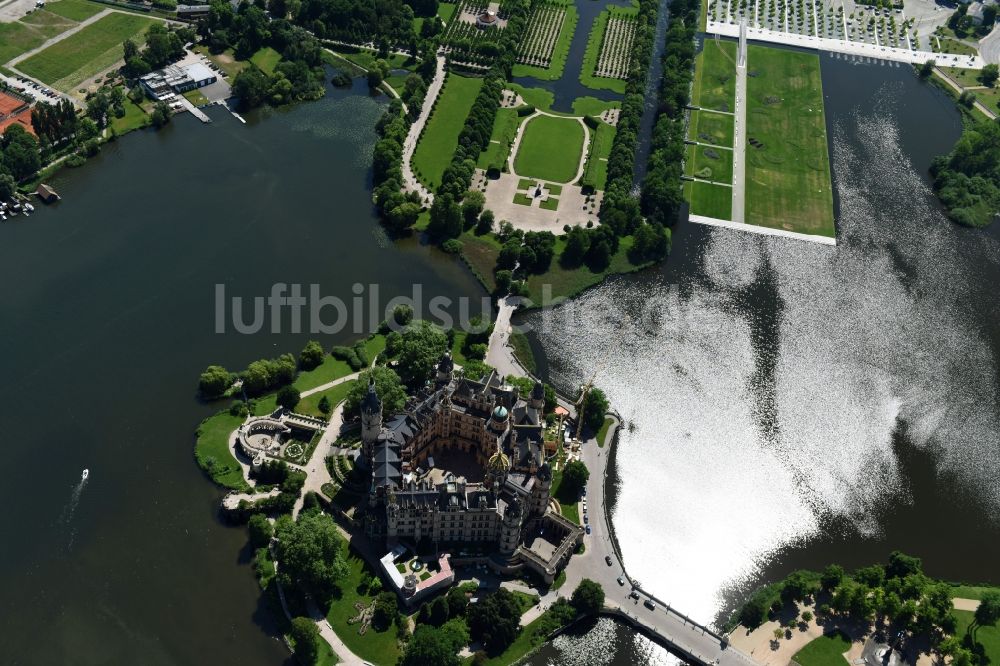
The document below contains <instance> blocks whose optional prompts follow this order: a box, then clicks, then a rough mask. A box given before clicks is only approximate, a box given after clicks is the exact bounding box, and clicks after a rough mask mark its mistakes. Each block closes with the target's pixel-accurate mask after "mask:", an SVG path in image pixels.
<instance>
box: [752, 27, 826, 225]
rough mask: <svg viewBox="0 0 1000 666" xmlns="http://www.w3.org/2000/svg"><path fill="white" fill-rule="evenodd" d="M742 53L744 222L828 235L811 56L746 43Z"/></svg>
mask: <svg viewBox="0 0 1000 666" xmlns="http://www.w3.org/2000/svg"><path fill="white" fill-rule="evenodd" d="M747 59H748V67H749V69H752V70H754V71H756V72H757V76H754V77H750V78H749V79H748V81H747V97H748V99H747V137H746V141H747V146H746V221H747V222H748V223H750V224H757V225H761V226H765V227H772V228H777V229H787V230H789V231H797V232H800V233H807V234H817V235H822V236H834V235H836V232H835V228H834V221H833V188H832V186H831V183H830V156H829V152H828V149H827V140H826V121H825V119H824V114H823V84H822V80H821V78H820V67H819V56H818V55H816V54H815V53H802V52H798V51H787V50H784V49H781V50H779V49H771V48H766V47H763V46H756V45H752V46H750V48H749V53H748V55H747Z"/></svg>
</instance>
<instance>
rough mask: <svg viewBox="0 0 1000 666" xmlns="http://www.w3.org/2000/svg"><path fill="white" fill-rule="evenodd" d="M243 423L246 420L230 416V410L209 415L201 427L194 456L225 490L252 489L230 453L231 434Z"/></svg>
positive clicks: (199, 464) (200, 465)
mask: <svg viewBox="0 0 1000 666" xmlns="http://www.w3.org/2000/svg"><path fill="white" fill-rule="evenodd" d="M241 423H243V417H241V416H230V415H229V412H228V411H223V412H219V413H218V414H216V415H215V416H210V417H208V418H207V419H205V420H204V421H202V423H201V425H200V426H198V431H197V437H198V439H197V441H196V442H195V447H194V455H195V459H196V460H197V461H198V466H199V467H201V468H202V469H203V470H205V472H207V473H208V475H209V476H210V477H212V480H213V481H215V482H216V483H217V484H219V485H220V486H223V487H225V488H233V489H235V490H243V491H245V490H249V486H247V483H246V481H245V480H244V479H243V472H242V470H241V469H240V466H239V464H238V463H237V462H236V459H235V458H233V454H231V453H230V452H229V435H230V434H231V433H232V432H233V431H234V430H236V429H237V428H238V427H239V426H240V424H241Z"/></svg>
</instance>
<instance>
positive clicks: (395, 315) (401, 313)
mask: <svg viewBox="0 0 1000 666" xmlns="http://www.w3.org/2000/svg"><path fill="white" fill-rule="evenodd" d="M392 322H393V323H394V324H395V325H396V328H400V329H401V328H404V327H406V326H409V325H410V324H411V323H412V322H413V308H411V307H410V306H409V305H397V306H396V307H394V308H393V309H392Z"/></svg>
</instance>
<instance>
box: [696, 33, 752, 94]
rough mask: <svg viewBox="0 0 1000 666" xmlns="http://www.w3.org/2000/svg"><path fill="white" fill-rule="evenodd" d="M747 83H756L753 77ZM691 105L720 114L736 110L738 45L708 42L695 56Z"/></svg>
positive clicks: (725, 42) (727, 42) (709, 40)
mask: <svg viewBox="0 0 1000 666" xmlns="http://www.w3.org/2000/svg"><path fill="white" fill-rule="evenodd" d="M748 64H749V63H748ZM751 68H752V65H751ZM747 80H748V81H753V80H754V77H748V78H747ZM691 105H692V106H701V107H704V108H706V109H716V110H718V111H733V110H735V108H736V42H731V41H719V42H716V41H715V40H714V39H706V40H705V46H704V48H702V50H701V53H699V54H698V55H697V56H696V57H695V65H694V87H693V88H692V90H691Z"/></svg>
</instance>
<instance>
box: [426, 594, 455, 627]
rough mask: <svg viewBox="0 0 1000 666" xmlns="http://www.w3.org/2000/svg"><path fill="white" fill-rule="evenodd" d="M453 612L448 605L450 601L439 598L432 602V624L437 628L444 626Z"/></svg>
mask: <svg viewBox="0 0 1000 666" xmlns="http://www.w3.org/2000/svg"><path fill="white" fill-rule="evenodd" d="M450 612H451V608H450V606H449V604H448V600H447V599H446V598H445V597H442V596H439V597H436V598H435V599H434V601H432V602H431V609H430V618H429V619H430V623H431V624H433V625H434V626H435V627H440V626H441V625H442V624H444V623H445V622H447V621H448V616H449V614H450Z"/></svg>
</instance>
